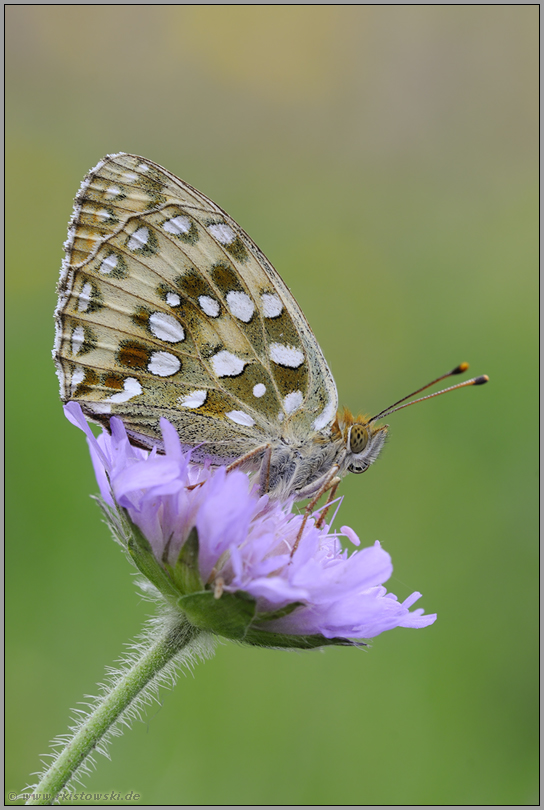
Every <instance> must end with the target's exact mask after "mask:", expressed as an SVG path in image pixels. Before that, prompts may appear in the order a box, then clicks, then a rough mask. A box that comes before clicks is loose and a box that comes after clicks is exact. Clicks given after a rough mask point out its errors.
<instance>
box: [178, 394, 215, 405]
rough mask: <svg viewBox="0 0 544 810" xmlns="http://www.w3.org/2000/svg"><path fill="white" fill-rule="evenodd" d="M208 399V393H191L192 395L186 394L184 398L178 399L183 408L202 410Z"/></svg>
mask: <svg viewBox="0 0 544 810" xmlns="http://www.w3.org/2000/svg"><path fill="white" fill-rule="evenodd" d="M207 397H208V392H207V391H191V393H190V394H185V396H184V397H178V399H177V402H178V403H179V404H180V405H181V407H182V408H200V406H201V405H204V403H205V402H206V399H207Z"/></svg>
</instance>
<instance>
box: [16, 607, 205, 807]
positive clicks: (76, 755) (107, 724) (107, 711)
mask: <svg viewBox="0 0 544 810" xmlns="http://www.w3.org/2000/svg"><path fill="white" fill-rule="evenodd" d="M199 634H200V631H199V630H197V629H196V628H194V627H192V626H191V625H189V624H187V622H186V621H185V620H182V621H180V622H179V623H177V624H175V625H172V624H171V623H169V624H168V628H167V629H166V630H164V631H163V632H162V634H161V635H159V637H158V638H157V640H156V641H154V642H153V644H152V645H151V646H150V647H149V648H148V649H147V650H146V651H145V653H144V654H143V655H142V657H141V658H140V659H139V660H138V661H136V663H135V664H134V665H133V666H131V667H130V668H129V669H128V670H127V671H126V672H124V673H123V674H122V675H121V677H120V678H119V681H118V682H116V684H115V686H114V687H113V688H112V689H111V690H110V691H108V693H107V694H106V695H105V696H104V697H103V698H102V699H101V701H100V703H99V705H98V706H97V707H96V709H95V710H94V711H93V712H92V713H91V714H90V715H89V716H88V717H87V719H86V720H85V721H84V722H83V723H82V725H81V726H80V728H79V729H78V730H77V732H76V733H75V735H74V737H73V738H72V739H71V740H70V742H69V743H68V745H67V746H66V747H65V748H64V750H63V751H62V752H61V753H60V754H59V756H58V757H57V759H56V760H55V761H54V762H53V764H52V765H51V767H50V768H49V769H48V770H47V772H46V773H45V774H44V776H43V777H42V779H41V780H40V782H39V783H38V784H37V785H36V787H34V788H33V789H32V795H31V796H30V798H29V799H28V801H27V802H26V804H52V803H53V801H54V800H55V797H56V796H57V795H58V794H59V793H60V791H61V790H62V789H63V788H64V787H65V786H66V785H67V784H68V783H69V782H70V780H71V779H72V777H73V776H74V774H75V772H76V771H77V769H78V768H79V767H80V766H81V765H82V764H83V762H84V761H85V759H86V757H87V756H89V754H92V753H93V751H94V749H95V748H96V746H97V744H98V743H99V742H100V740H101V739H102V738H103V737H104V735H105V734H107V732H108V731H109V730H110V729H111V727H112V726H113V725H114V723H115V722H116V721H117V720H119V718H120V717H121V715H122V714H123V712H124V711H125V710H126V709H128V708H129V707H130V705H131V704H132V703H133V701H134V700H135V699H137V698H138V695H140V693H141V692H142V690H143V689H145V687H146V686H147V685H148V684H150V682H151V681H153V679H154V678H156V676H157V675H159V674H160V672H161V670H162V669H163V668H164V667H165V666H166V665H167V664H168V663H169V662H171V661H172V659H173V658H174V657H175V656H176V655H177V654H178V653H179V652H180V650H182V649H183V648H184V647H185V648H186V652H187V654H188V657H189V658H190V657H191V653H192V650H191V648H192V647H193V646H195V645H194V642H195V641H196V640H197V637H198V636H199ZM197 653H198V651H197Z"/></svg>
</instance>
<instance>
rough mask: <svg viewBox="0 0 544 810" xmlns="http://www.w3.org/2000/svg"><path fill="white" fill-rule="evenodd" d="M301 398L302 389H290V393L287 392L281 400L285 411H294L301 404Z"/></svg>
mask: <svg viewBox="0 0 544 810" xmlns="http://www.w3.org/2000/svg"><path fill="white" fill-rule="evenodd" d="M303 399H304V397H303V395H302V391H292V392H291V393H290V394H287V396H286V397H284V400H283V407H284V408H285V412H286V413H294V411H296V410H297V409H298V408H300V406H301V405H302V401H303Z"/></svg>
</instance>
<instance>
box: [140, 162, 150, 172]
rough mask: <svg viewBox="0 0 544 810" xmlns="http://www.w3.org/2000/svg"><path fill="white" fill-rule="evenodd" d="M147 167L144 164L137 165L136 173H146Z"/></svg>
mask: <svg viewBox="0 0 544 810" xmlns="http://www.w3.org/2000/svg"><path fill="white" fill-rule="evenodd" d="M148 169H149V166H148V165H147V164H146V163H138V171H140V172H146V171H148Z"/></svg>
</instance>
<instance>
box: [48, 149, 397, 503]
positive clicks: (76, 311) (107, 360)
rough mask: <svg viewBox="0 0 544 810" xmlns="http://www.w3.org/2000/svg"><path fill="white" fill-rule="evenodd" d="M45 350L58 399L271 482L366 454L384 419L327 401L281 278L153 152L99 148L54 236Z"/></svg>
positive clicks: (360, 460)
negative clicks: (377, 421)
mask: <svg viewBox="0 0 544 810" xmlns="http://www.w3.org/2000/svg"><path fill="white" fill-rule="evenodd" d="M65 249H66V258H65V260H64V262H63V266H62V270H61V278H60V282H59V303H58V306H57V309H56V313H55V315H56V338H55V346H54V350H53V355H54V358H55V362H56V366H57V374H58V377H59V381H60V393H61V399H62V400H63V401H65V402H66V401H70V400H75V401H77V402H79V403H80V405H81V407H82V409H83V411H84V413H85V414H86V416H87V417H88V418H89V419H91V420H92V421H95V422H98V423H101V424H103V425H105V426H106V427H108V426H109V419H110V417H111V416H118V417H120V418H121V419H122V420H123V422H124V424H125V426H126V428H127V431H128V434H129V436H130V437H131V440H132V441H134V442H135V443H136V444H139V445H140V446H143V447H148V448H152V447H154V446H157V447H158V449H159V450H161V449H162V446H161V441H162V440H161V434H160V428H159V420H160V418H161V417H165V418H166V419H168V420H169V421H170V422H172V424H173V425H174V426H175V427H176V429H177V431H178V433H179V436H180V439H181V442H182V444H183V445H185V446H186V447H190V448H192V449H193V458H194V460H195V461H200V462H202V461H209V462H210V463H212V464H216V465H228V464H231V463H236V462H237V461H238V462H239V463H240V464H241V465H242V466H243V467H244V468H246V469H248V470H256V471H258V470H259V469H260V471H261V472H260V475H261V483H262V488H263V490H265V491H267V492H269V493H270V495H271V496H272V497H279V498H285V497H288V496H294V497H295V498H305V497H309V496H311V495H312V494H314V493H315V492H318V491H319V490H320V488H321V487H322V485H323V483H324V482H326V481H327V480H329V479H332V477H334V476H337V477H342V475H344V474H345V473H346V472H348V471H351V472H362V471H363V470H364V469H366V468H367V467H368V465H369V464H370V463H372V461H374V459H375V458H376V457H377V455H378V453H379V450H380V449H381V447H382V445H383V442H384V439H385V433H386V428H385V427H381V428H376V427H375V426H374V425H373V424H370V422H369V421H368V420H365V419H364V418H361V417H358V418H357V419H354V418H353V417H352V416H351V414H349V413H348V412H347V411H345V412H344V413H337V408H338V398H337V393H336V386H335V383H334V379H333V377H332V374H331V372H330V370H329V367H328V365H327V363H326V361H325V358H324V357H323V354H322V352H321V349H320V348H319V345H318V343H317V341H316V339H315V337H314V335H313V333H312V331H311V329H310V327H309V325H308V323H307V321H306V319H305V317H304V315H303V313H302V312H301V310H300V308H299V307H298V305H297V303H296V301H295V300H294V298H293V296H292V295H291V293H290V291H289V289H288V288H287V286H286V285H285V284H284V282H283V281H282V279H281V277H280V276H279V275H278V273H277V272H276V271H275V270H274V268H273V267H272V265H271V264H270V262H269V261H268V260H267V259H266V257H265V256H264V255H263V254H262V252H261V251H260V250H259V248H258V247H257V246H256V245H255V244H254V242H252V240H251V239H250V238H249V236H248V235H247V234H246V233H245V232H244V231H243V230H242V229H241V228H240V226H239V225H237V223H236V222H234V220H232V219H231V218H230V217H229V216H228V214H226V213H225V212H224V211H223V210H222V209H221V208H219V206H217V205H216V204H215V203H213V202H212V201H211V200H209V199H208V198H207V197H205V196H204V195H203V194H201V193H200V192H198V191H196V189H194V188H192V187H191V186H189V185H188V184H187V183H184V182H183V181H181V180H179V179H178V178H177V177H175V176H174V175H172V174H170V173H169V172H167V171H166V170H165V169H163V168H162V167H160V166H158V165H157V164H154V163H152V162H151V161H148V160H146V159H144V158H141V157H137V156H135V155H129V154H124V153H121V154H118V155H110V156H107V157H106V158H105V159H104V160H102V161H101V162H100V163H99V164H98V165H97V166H96V167H95V168H94V169H93V170H92V171H91V172H90V173H89V174H88V175H87V177H86V178H85V180H84V181H83V183H82V185H81V188H80V190H79V193H78V195H77V197H76V200H75V208H74V213H73V216H72V220H71V223H70V226H69V232H68V239H67V241H66V243H65Z"/></svg>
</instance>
